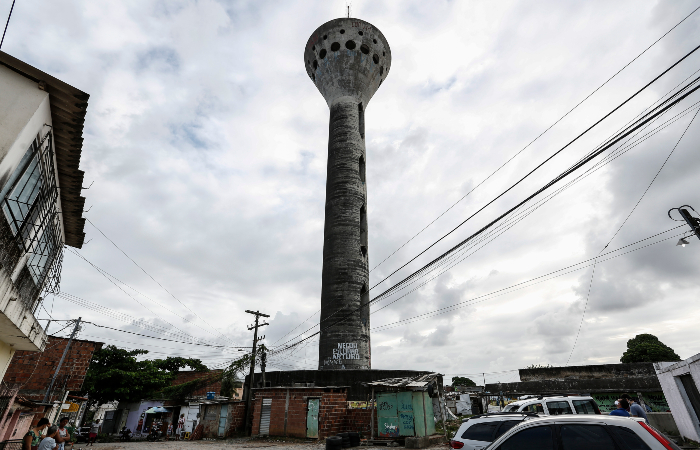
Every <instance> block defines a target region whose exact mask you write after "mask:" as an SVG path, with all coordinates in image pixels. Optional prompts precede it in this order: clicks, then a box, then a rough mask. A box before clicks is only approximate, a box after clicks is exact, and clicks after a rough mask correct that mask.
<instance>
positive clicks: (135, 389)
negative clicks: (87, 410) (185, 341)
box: [83, 345, 209, 404]
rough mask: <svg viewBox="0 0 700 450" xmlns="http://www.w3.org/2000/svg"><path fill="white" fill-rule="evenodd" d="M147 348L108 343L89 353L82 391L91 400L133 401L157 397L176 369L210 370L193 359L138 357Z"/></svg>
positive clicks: (168, 383)
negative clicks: (117, 345)
mask: <svg viewBox="0 0 700 450" xmlns="http://www.w3.org/2000/svg"><path fill="white" fill-rule="evenodd" d="M146 354H148V350H124V349H121V348H117V347H115V346H113V345H108V346H106V347H104V348H102V349H101V350H97V351H96V352H95V353H94V354H93V355H92V360H91V362H90V366H89V367H88V371H87V374H86V376H85V382H84V383H83V391H84V392H85V393H87V394H88V396H89V398H90V400H91V402H92V403H95V404H102V403H105V402H111V401H115V400H116V401H123V402H136V401H140V400H142V399H145V398H153V397H157V396H158V395H159V393H160V392H161V391H163V389H165V388H167V387H169V386H170V385H171V384H172V382H173V380H174V379H175V376H176V374H177V372H178V371H179V370H180V369H182V368H185V367H189V368H190V369H192V370H195V371H198V372H206V371H208V370H209V369H207V367H206V366H205V365H204V364H202V361H201V360H199V359H194V358H181V357H168V358H165V359H154V360H142V361H139V360H137V357H138V356H140V355H146Z"/></svg>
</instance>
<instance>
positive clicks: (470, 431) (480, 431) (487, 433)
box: [462, 421, 499, 442]
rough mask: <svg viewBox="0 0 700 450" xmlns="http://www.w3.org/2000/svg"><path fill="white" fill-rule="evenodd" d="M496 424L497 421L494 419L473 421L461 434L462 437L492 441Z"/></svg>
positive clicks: (471, 439)
mask: <svg viewBox="0 0 700 450" xmlns="http://www.w3.org/2000/svg"><path fill="white" fill-rule="evenodd" d="M498 425H499V422H496V421H492V422H481V423H475V424H474V425H472V426H470V427H469V428H467V430H466V431H465V432H464V434H462V439H468V440H470V441H482V442H491V441H493V433H494V432H495V431H496V427H498Z"/></svg>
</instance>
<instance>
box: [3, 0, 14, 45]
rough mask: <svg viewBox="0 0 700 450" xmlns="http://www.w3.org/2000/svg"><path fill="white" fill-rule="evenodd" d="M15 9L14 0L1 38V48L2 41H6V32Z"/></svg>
mask: <svg viewBox="0 0 700 450" xmlns="http://www.w3.org/2000/svg"><path fill="white" fill-rule="evenodd" d="M14 9H15V0H12V6H11V7H10V14H8V15H7V22H5V31H3V32H2V39H1V40H0V49H1V48H2V43H3V42H5V33H7V26H8V25H9V24H10V17H12V11H13V10H14Z"/></svg>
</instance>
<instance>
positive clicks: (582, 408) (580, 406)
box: [572, 400, 600, 414]
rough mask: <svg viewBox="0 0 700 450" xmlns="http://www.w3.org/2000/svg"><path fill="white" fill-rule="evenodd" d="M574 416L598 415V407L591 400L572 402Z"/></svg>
mask: <svg viewBox="0 0 700 450" xmlns="http://www.w3.org/2000/svg"><path fill="white" fill-rule="evenodd" d="M572 403H573V404H574V409H575V410H576V414H600V409H598V405H597V404H596V403H595V402H594V401H593V400H573V401H572Z"/></svg>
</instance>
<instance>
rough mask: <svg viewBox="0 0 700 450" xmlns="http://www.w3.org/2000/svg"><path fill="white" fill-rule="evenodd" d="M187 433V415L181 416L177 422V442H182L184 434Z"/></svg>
mask: <svg viewBox="0 0 700 450" xmlns="http://www.w3.org/2000/svg"><path fill="white" fill-rule="evenodd" d="M184 432H185V415H184V414H180V418H179V419H178V420H177V433H176V434H177V438H176V439H177V440H178V441H179V440H182V434H183V433H184Z"/></svg>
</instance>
